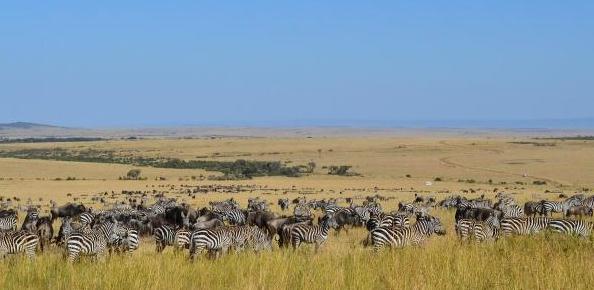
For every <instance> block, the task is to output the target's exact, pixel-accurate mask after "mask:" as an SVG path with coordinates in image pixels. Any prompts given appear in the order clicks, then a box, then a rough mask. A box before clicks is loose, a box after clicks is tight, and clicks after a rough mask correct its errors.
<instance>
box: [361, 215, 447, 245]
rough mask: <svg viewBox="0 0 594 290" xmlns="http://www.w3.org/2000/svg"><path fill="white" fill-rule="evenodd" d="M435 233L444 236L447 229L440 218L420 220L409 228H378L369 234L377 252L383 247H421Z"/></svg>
mask: <svg viewBox="0 0 594 290" xmlns="http://www.w3.org/2000/svg"><path fill="white" fill-rule="evenodd" d="M433 233H436V234H439V235H443V234H445V229H444V228H443V225H442V224H441V221H440V220H439V219H438V218H435V217H430V218H423V219H419V220H418V221H417V222H416V223H415V224H414V225H413V226H412V227H409V228H396V229H391V228H377V229H374V230H373V231H371V232H370V233H369V235H370V240H371V244H372V245H373V247H374V250H375V251H377V250H379V249H380V248H382V247H386V246H387V247H390V248H401V247H405V246H408V245H419V244H421V243H423V242H424V241H425V240H426V239H427V238H428V237H429V236H431V235H432V234H433Z"/></svg>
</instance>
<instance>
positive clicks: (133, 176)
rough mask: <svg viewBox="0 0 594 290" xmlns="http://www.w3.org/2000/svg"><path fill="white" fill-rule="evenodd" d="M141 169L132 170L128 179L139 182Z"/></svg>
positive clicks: (127, 175)
mask: <svg viewBox="0 0 594 290" xmlns="http://www.w3.org/2000/svg"><path fill="white" fill-rule="evenodd" d="M140 172H141V171H140V169H131V170H130V171H128V173H126V179H131V180H137V179H139V178H140Z"/></svg>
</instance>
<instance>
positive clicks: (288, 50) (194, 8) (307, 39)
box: [0, 0, 594, 127]
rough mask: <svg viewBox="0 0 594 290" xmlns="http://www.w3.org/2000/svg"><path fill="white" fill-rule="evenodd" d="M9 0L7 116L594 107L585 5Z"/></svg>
mask: <svg viewBox="0 0 594 290" xmlns="http://www.w3.org/2000/svg"><path fill="white" fill-rule="evenodd" d="M11 2H12V3H7V2H6V1H5V2H3V3H2V4H0V36H1V37H0V101H1V102H0V122H10V121H33V122H41V123H52V124H58V125H66V126H79V127H80V126H82V127H117V126H154V125H192V124H197V125H200V124H203V125H213V124H223V125H241V124H247V125H249V124H256V125H258V124H262V125H267V124H268V125H274V124H281V125H285V124H286V125H290V124H292V123H307V124H317V123H319V124H341V122H346V121H349V122H355V123H356V122H359V121H360V122H362V123H365V122H367V121H374V122H380V123H388V124H389V123H391V122H393V123H394V124H397V123H398V122H399V121H407V122H410V121H415V120H438V121H439V120H444V121H447V120H462V121H464V120H530V119H573V118H594V113H593V112H594V110H592V108H593V107H594V17H593V15H594V1H548V0H542V1H519V0H515V1H146V0H145V1H124V0H119V1H38V2H35V3H34V2H32V1H11ZM50 2H51V3H50ZM83 2H84V3H83ZM95 2H96V3H95Z"/></svg>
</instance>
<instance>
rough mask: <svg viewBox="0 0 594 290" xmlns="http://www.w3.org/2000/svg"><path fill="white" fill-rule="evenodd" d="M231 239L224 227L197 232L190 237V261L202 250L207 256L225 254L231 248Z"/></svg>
mask: <svg viewBox="0 0 594 290" xmlns="http://www.w3.org/2000/svg"><path fill="white" fill-rule="evenodd" d="M232 241H233V239H232V237H231V235H230V232H229V231H228V230H227V229H226V227H222V228H216V229H205V230H197V231H194V232H192V235H191V236H190V260H194V259H195V258H196V255H197V254H198V253H200V252H202V251H203V250H207V251H208V252H209V254H213V253H214V254H218V253H221V254H225V253H226V252H227V250H228V249H229V247H231V246H232Z"/></svg>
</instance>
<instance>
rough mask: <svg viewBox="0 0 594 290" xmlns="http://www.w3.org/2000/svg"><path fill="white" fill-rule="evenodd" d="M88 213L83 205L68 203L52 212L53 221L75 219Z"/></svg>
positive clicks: (53, 209)
mask: <svg viewBox="0 0 594 290" xmlns="http://www.w3.org/2000/svg"><path fill="white" fill-rule="evenodd" d="M85 211H87V208H86V207H85V206H84V205H82V204H74V203H67V204H65V205H63V206H60V207H54V208H52V210H51V213H52V215H51V216H52V220H54V219H56V218H59V217H60V218H62V217H73V216H75V215H79V214H81V213H83V212H85Z"/></svg>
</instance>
